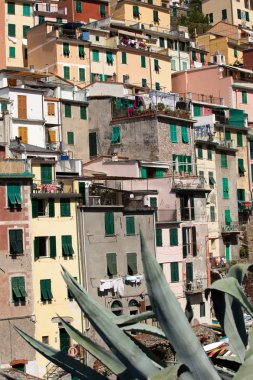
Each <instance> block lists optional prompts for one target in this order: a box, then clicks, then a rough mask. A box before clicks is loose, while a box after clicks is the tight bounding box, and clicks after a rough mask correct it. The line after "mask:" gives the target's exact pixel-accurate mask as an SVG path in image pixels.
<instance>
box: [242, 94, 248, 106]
mask: <svg viewBox="0 0 253 380" xmlns="http://www.w3.org/2000/svg"><path fill="white" fill-rule="evenodd" d="M242 103H243V104H247V103H248V101H247V91H242Z"/></svg>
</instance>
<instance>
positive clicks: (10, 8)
mask: <svg viewBox="0 0 253 380" xmlns="http://www.w3.org/2000/svg"><path fill="white" fill-rule="evenodd" d="M7 13H8V15H15V3H13V2H10V1H8V3H7Z"/></svg>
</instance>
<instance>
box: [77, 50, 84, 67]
mask: <svg viewBox="0 0 253 380" xmlns="http://www.w3.org/2000/svg"><path fill="white" fill-rule="evenodd" d="M78 55H79V58H80V59H84V57H85V53H84V46H83V45H78ZM79 70H80V69H79Z"/></svg>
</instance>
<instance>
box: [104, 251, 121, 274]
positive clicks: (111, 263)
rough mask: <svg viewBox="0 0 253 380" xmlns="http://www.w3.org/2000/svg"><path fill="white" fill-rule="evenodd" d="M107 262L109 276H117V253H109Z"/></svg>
mask: <svg viewBox="0 0 253 380" xmlns="http://www.w3.org/2000/svg"><path fill="white" fill-rule="evenodd" d="M106 262H107V276H109V277H111V276H115V275H116V274H117V273H118V270H117V255H116V253H107V254H106Z"/></svg>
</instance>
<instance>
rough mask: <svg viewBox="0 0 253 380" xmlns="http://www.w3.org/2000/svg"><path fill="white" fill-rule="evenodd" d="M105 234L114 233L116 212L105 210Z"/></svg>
mask: <svg viewBox="0 0 253 380" xmlns="http://www.w3.org/2000/svg"><path fill="white" fill-rule="evenodd" d="M104 218H105V219H104V220H105V235H107V236H110V235H114V233H115V227H114V214H113V212H111V211H107V212H105V217H104Z"/></svg>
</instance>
